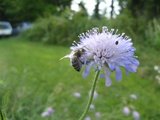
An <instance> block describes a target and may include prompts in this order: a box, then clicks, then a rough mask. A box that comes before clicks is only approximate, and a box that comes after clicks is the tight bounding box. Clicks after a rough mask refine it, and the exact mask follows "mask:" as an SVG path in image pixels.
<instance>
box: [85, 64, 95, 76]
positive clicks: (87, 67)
mask: <svg viewBox="0 0 160 120" xmlns="http://www.w3.org/2000/svg"><path fill="white" fill-rule="evenodd" d="M92 65H93V63H89V64H88V65H86V68H85V70H84V71H83V78H86V77H87V76H88V75H89V73H90V69H91V67H92Z"/></svg>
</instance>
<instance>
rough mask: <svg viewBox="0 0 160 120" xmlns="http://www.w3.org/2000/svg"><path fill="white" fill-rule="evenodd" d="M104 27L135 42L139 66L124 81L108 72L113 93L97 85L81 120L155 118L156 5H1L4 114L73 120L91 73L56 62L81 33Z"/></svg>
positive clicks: (111, 0)
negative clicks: (85, 73) (84, 76)
mask: <svg viewBox="0 0 160 120" xmlns="http://www.w3.org/2000/svg"><path fill="white" fill-rule="evenodd" d="M102 26H107V27H108V28H109V29H112V28H114V29H118V33H125V34H126V35H127V36H129V37H131V38H132V41H133V43H134V46H135V47H136V55H137V56H138V59H139V61H140V67H139V68H138V71H137V73H135V74H129V75H126V74H125V72H124V70H123V79H122V81H121V82H116V81H115V77H114V73H112V76H111V77H112V80H113V85H112V86H111V87H106V86H105V85H104V79H99V82H98V85H97V88H96V92H95V96H94V100H93V103H92V105H91V107H90V111H89V112H88V114H87V116H86V118H85V120H160V103H159V98H160V1H159V0H36V1H34V0H12V1H11V0H0V110H1V114H2V115H3V116H4V117H5V118H7V120H45V119H46V120H77V119H78V118H79V117H80V115H81V113H82V112H83V109H84V108H85V105H86V104H87V100H88V96H89V90H90V87H91V84H92V79H93V76H94V70H92V71H91V74H90V75H89V77H88V78H86V79H87V80H85V79H83V78H82V76H81V73H82V72H80V73H79V72H76V71H75V70H74V69H73V68H72V66H70V63H69V60H62V61H59V59H60V58H61V57H63V56H64V55H66V54H68V53H69V52H70V49H69V46H71V44H72V42H73V41H78V35H79V34H81V33H83V32H86V31H87V30H88V29H91V28H93V27H99V28H101V27H102ZM82 71H83V70H82ZM70 73H72V74H70ZM0 118H1V117H0ZM1 119H2V118H1Z"/></svg>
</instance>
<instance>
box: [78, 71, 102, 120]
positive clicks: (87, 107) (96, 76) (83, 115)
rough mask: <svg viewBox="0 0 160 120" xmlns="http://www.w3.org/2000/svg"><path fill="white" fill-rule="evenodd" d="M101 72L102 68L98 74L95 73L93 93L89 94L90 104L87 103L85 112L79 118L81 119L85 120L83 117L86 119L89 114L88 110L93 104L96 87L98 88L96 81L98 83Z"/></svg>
mask: <svg viewBox="0 0 160 120" xmlns="http://www.w3.org/2000/svg"><path fill="white" fill-rule="evenodd" d="M99 73H100V70H98V71H97V72H96V75H95V78H94V81H93V84H92V88H91V94H90V96H89V100H88V104H87V106H86V108H85V110H84V112H83V114H82V115H81V117H80V118H79V120H83V119H84V117H85V116H86V114H87V112H88V110H89V108H90V105H91V103H92V100H93V96H94V90H95V88H96V83H97V80H98V76H99Z"/></svg>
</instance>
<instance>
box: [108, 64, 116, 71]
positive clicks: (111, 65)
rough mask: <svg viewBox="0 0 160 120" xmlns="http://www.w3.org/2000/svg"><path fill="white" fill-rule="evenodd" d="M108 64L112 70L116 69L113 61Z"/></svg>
mask: <svg viewBox="0 0 160 120" xmlns="http://www.w3.org/2000/svg"><path fill="white" fill-rule="evenodd" d="M108 66H109V68H110V69H111V70H112V71H114V70H115V65H114V64H113V63H108Z"/></svg>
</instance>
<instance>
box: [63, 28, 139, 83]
mask: <svg viewBox="0 0 160 120" xmlns="http://www.w3.org/2000/svg"><path fill="white" fill-rule="evenodd" d="M116 33H117V31H115V30H114V29H112V30H111V31H109V30H108V28H107V27H103V28H102V31H99V29H98V28H93V29H91V30H89V31H88V32H86V33H82V34H80V35H79V38H80V41H79V42H78V43H76V42H74V43H73V46H72V47H71V53H70V54H69V55H66V56H65V58H69V59H70V61H71V63H72V65H73V67H74V68H75V69H76V70H77V71H79V70H80V69H81V67H82V66H85V70H84V73H83V76H84V77H86V76H87V75H88V74H89V72H90V68H91V67H94V68H95V69H96V70H101V69H102V70H103V72H104V77H105V80H106V86H110V85H111V79H110V74H111V72H112V71H115V74H116V79H117V80H121V79H122V72H121V69H120V67H124V68H125V70H126V71H127V72H136V70H137V67H138V66H139V61H138V60H137V59H136V57H135V56H134V52H135V48H134V47H133V46H132V42H131V39H130V38H129V37H127V36H125V35H124V33H123V34H116ZM73 63H77V64H73ZM76 65H79V66H76ZM77 68H79V69H77Z"/></svg>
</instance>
